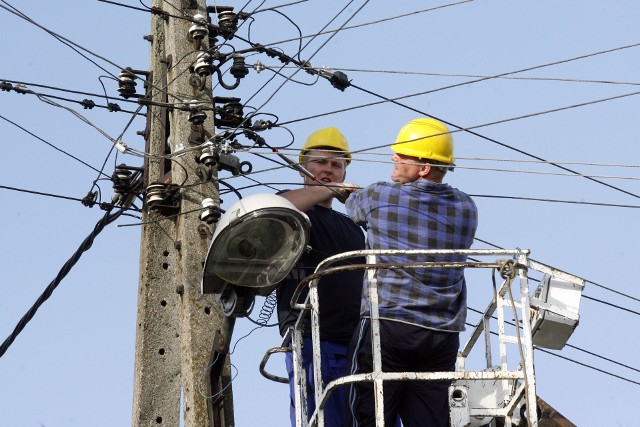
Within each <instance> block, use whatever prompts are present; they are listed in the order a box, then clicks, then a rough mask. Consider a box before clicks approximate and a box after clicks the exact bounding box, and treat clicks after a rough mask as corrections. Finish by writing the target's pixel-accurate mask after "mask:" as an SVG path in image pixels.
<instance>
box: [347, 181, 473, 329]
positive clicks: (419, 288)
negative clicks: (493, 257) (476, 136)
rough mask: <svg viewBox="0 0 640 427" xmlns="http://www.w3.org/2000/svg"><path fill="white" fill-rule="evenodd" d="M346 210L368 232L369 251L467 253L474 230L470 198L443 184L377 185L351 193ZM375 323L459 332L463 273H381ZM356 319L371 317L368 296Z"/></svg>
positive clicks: (395, 260)
mask: <svg viewBox="0 0 640 427" xmlns="http://www.w3.org/2000/svg"><path fill="white" fill-rule="evenodd" d="M345 205H346V210H347V213H348V215H349V216H350V217H351V219H353V221H354V222H356V223H357V224H360V225H364V226H366V228H367V248H369V249H469V248H470V247H471V244H472V243H473V238H474V236H475V232H476V228H477V225H478V213H477V209H476V205H475V203H474V202H473V200H471V198H470V197H469V196H468V195H467V194H465V193H463V192H462V191H459V190H457V189H455V188H453V187H451V186H450V185H448V184H441V183H434V182H430V181H427V180H418V181H414V182H411V183H406V184H400V183H389V182H378V183H375V184H372V185H370V186H368V187H366V188H363V189H362V190H359V191H356V192H354V193H352V194H351V195H350V196H349V198H348V199H347V201H346V204H345ZM378 261H379V262H392V263H404V262H427V261H448V262H452V261H456V262H459V261H466V256H451V255H447V256H444V255H442V256H416V255H411V256H408V255H394V256H380V257H379V259H378ZM376 277H377V279H378V296H379V307H380V318H381V319H388V320H393V321H399V322H405V323H409V324H413V325H417V326H421V327H425V328H429V329H434V330H440V331H449V332H459V331H463V330H464V324H465V319H466V312H467V305H466V298H467V289H466V284H465V280H464V269H462V268H440V267H437V268H416V269H413V268H402V269H380V270H378V273H377V276H376ZM366 283H367V278H366V275H365V286H364V287H363V293H362V305H361V317H370V304H369V292H368V288H367V286H366Z"/></svg>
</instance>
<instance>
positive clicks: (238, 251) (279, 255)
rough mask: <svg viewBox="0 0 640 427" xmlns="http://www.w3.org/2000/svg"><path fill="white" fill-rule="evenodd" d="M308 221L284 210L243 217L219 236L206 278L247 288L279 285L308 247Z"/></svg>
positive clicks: (208, 263) (270, 210)
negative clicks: (215, 278)
mask: <svg viewBox="0 0 640 427" xmlns="http://www.w3.org/2000/svg"><path fill="white" fill-rule="evenodd" d="M307 231H308V225H307V224H306V221H305V218H303V217H302V216H301V215H299V214H298V213H296V212H292V211H290V210H285V209H277V208H276V209H265V210H263V211H255V212H252V213H251V214H248V215H245V216H243V217H241V218H240V219H239V220H238V221H237V222H235V223H234V224H232V226H229V227H227V228H226V229H224V230H223V231H222V232H221V233H220V235H218V236H217V238H216V241H215V244H214V245H213V246H212V252H211V253H210V254H209V257H208V259H207V262H206V263H205V276H208V275H211V274H214V275H217V276H218V277H220V278H221V279H222V280H224V281H226V282H229V283H232V284H235V285H239V286H248V287H265V286H272V285H274V284H276V283H278V282H280V281H281V280H282V279H284V277H285V276H286V275H287V274H288V273H289V271H290V270H291V268H293V265H294V264H295V263H296V262H297V261H298V259H299V257H300V255H301V254H302V251H303V250H304V249H305V248H306V244H307V234H308V233H307Z"/></svg>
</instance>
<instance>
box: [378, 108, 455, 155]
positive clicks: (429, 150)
mask: <svg viewBox="0 0 640 427" xmlns="http://www.w3.org/2000/svg"><path fill="white" fill-rule="evenodd" d="M391 149H392V150H393V151H395V152H396V153H398V154H404V155H405V156H413V157H418V158H420V159H431V160H436V161H439V162H443V163H447V164H453V161H454V159H453V138H452V137H451V134H450V133H449V129H447V127H446V126H445V125H444V124H443V123H441V122H439V121H438V120H435V119H428V118H426V117H422V118H419V119H414V120H411V121H410V122H409V123H407V124H406V125H404V126H403V127H402V129H400V133H398V137H397V138H396V143H395V144H393V145H392V146H391Z"/></svg>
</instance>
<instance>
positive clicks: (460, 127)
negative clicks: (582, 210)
mask: <svg viewBox="0 0 640 427" xmlns="http://www.w3.org/2000/svg"><path fill="white" fill-rule="evenodd" d="M351 86H353V87H355V88H356V89H359V90H361V91H363V92H365V93H368V94H370V95H373V96H376V97H378V98H382V99H384V100H386V101H389V102H392V103H393V104H396V105H398V106H401V107H404V108H406V109H408V110H411V111H414V112H417V113H419V114H423V115H425V116H427V117H431V118H433V119H436V120H439V121H441V122H443V123H445V124H447V125H449V126H453V127H455V128H457V129H459V130H460V131H464V132H468V133H470V134H472V135H475V136H477V137H479V138H482V139H484V140H487V141H490V142H493V143H494V144H498V145H500V146H502V147H504V148H508V149H510V150H513V151H516V152H518V153H520V154H523V155H525V156H527V157H531V158H534V159H536V160H540V161H543V162H545V163H547V164H549V165H552V166H554V167H557V168H559V169H562V170H565V171H567V172H571V173H573V174H576V175H580V176H582V177H583V178H585V179H588V180H590V181H593V182H596V183H598V184H600V185H604V186H606V187H609V188H611V189H613V190H616V191H619V192H621V193H625V194H627V195H629V196H633V197H636V198H639V199H640V196H639V195H637V194H634V193H632V192H630V191H627V190H624V189H622V188H619V187H616V186H614V185H611V184H608V183H606V182H603V181H600V180H598V179H595V178H591V177H590V176H587V175H582V174H581V173H579V172H576V171H574V170H572V169H570V168H567V167H565V166H562V165H558V164H555V163H552V162H549V161H547V160H545V159H543V158H542V157H539V156H536V155H534V154H531V153H528V152H526V151H524V150H521V149H519V148H515V147H513V146H510V145H508V144H505V143H503V142H500V141H498V140H496V139H494V138H490V137H488V136H485V135H482V134H480V133H478V132H475V131H473V130H472V129H474V128H478V127H479V126H472V127H467V128H465V127H462V126H458V125H456V124H454V123H451V122H449V121H447V120H443V119H441V118H439V117H436V116H434V115H431V114H428V113H426V112H424V111H422V110H419V109H417V108H413V107H410V106H408V105H406V104H402V103H400V102H398V101H395V100H392V99H389V98H386V97H384V96H383V95H380V94H377V93H375V92H372V91H370V90H367V89H364V88H361V87H359V86H357V85H354V84H353V83H351ZM638 94H640V92H633V93H629V94H625V95H620V96H615V97H610V98H606V99H603V100H598V101H593V102H589V103H582V104H576V105H574V106H571V107H564V108H556V109H553V110H549V111H546V112H544V114H546V113H550V112H557V111H561V110H563V109H567V108H574V107H575V106H582V105H589V104H592V103H595V102H604V101H609V100H613V99H618V98H622V97H625V96H632V95H638ZM540 114H543V113H535V114H530V115H526V116H521V118H524V117H532V116H535V115H540ZM511 120H514V119H509V120H500V121H497V122H492V123H488V124H484V125H482V126H483V127H484V126H491V125H494V124H498V123H505V122H506V121H511ZM391 145H393V144H391ZM379 147H380V146H377V147H374V148H379Z"/></svg>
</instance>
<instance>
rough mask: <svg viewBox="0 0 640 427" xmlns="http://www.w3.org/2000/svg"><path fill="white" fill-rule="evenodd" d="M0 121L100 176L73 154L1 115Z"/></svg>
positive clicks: (93, 168)
mask: <svg viewBox="0 0 640 427" xmlns="http://www.w3.org/2000/svg"><path fill="white" fill-rule="evenodd" d="M0 119H2V120H4V121H5V122H7V123H10V124H12V125H13V126H15V127H17V128H18V129H20V130H21V131H23V132H25V133H28V134H29V135H31V136H32V137H34V138H35V139H37V140H38V141H40V142H43V143H45V144H46V145H48V146H49V147H51V148H53V149H54V150H56V151H58V152H60V153H62V154H64V155H65V156H67V157H70V158H72V159H73V160H75V161H77V162H78V163H81V164H83V165H84V166H86V167H88V168H89V169H92V170H94V171H95V172H98V173H99V174H101V173H102V172H101V171H100V170H98V169H97V168H95V167H93V166H91V165H90V164H89V163H87V162H85V161H84V160H82V159H80V158H78V157H76V156H74V155H73V154H71V153H69V152H67V151H65V150H63V149H61V148H59V147H57V146H55V145H54V144H52V143H50V142H49V141H47V140H45V139H44V138H42V137H40V136H38V135H36V134H35V133H33V132H31V131H30V130H28V129H26V128H24V127H22V126H20V125H19V124H17V123H16V122H14V121H12V120H9V119H8V118H6V117H5V116H3V115H2V114H0ZM103 175H104V174H103ZM105 176H107V175H105Z"/></svg>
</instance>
